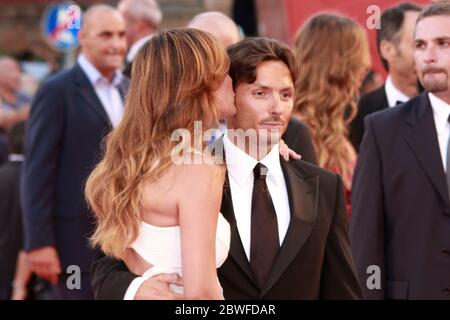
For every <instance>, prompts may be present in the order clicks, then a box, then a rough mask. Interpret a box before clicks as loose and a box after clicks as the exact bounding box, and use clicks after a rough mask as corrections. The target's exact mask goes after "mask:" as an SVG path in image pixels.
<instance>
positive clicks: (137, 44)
mask: <svg viewBox="0 0 450 320" xmlns="http://www.w3.org/2000/svg"><path fill="white" fill-rule="evenodd" d="M152 36H153V35H150V36H146V37H143V38H140V39H139V40H137V41H135V42H134V43H133V45H132V46H131V47H130V50H128V54H127V62H128V63H131V62H132V61H133V60H134V57H135V56H136V54H137V53H138V52H139V49H141V48H142V47H143V46H144V44H145V43H146V42H147V41H148V40H150V38H151V37H152Z"/></svg>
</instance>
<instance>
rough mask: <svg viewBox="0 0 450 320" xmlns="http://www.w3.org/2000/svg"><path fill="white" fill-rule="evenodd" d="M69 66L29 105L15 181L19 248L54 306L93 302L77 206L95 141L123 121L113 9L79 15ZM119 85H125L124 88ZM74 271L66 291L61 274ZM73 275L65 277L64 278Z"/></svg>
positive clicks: (84, 213) (82, 213)
mask: <svg viewBox="0 0 450 320" xmlns="http://www.w3.org/2000/svg"><path fill="white" fill-rule="evenodd" d="M79 40H80V44H81V54H80V55H79V57H78V60H77V63H76V65H75V66H74V67H73V68H72V69H70V70H68V71H64V72H61V73H59V74H57V75H55V76H53V77H51V78H49V79H48V80H47V81H46V82H44V83H43V85H42V86H41V87H40V89H39V91H38V93H37V94H36V98H35V100H34V101H33V104H32V107H31V113H30V119H29V122H28V127H27V135H26V145H25V154H26V155H25V162H24V168H23V174H22V183H21V191H22V208H23V215H24V226H25V236H26V237H25V239H26V242H25V248H26V250H27V251H29V253H28V256H29V261H30V266H31V268H32V270H33V271H34V272H35V273H36V274H37V275H38V276H40V277H41V278H43V279H45V280H48V281H50V282H51V283H52V284H53V285H54V288H53V289H54V298H55V299H89V298H92V297H93V294H92V290H91V286H90V284H89V270H90V266H91V262H92V259H93V256H94V253H95V252H94V250H93V249H91V247H90V245H89V241H88V237H89V236H90V234H91V232H92V231H93V228H94V221H93V217H92V215H91V213H90V212H89V210H88V208H87V205H86V203H85V200H84V193H83V189H84V184H85V180H86V179H87V176H88V175H89V173H90V172H91V170H92V169H93V168H94V167H95V165H96V163H97V162H98V161H99V159H100V158H101V142H102V140H103V138H104V137H105V135H106V134H107V133H108V132H109V131H110V130H111V129H112V128H113V127H116V126H117V125H118V124H119V122H120V120H121V117H122V114H123V97H124V95H125V93H126V89H127V88H126V84H127V83H126V81H125V79H124V78H123V76H122V74H121V72H120V71H119V70H120V68H121V67H122V64H123V60H124V57H125V53H126V39H125V21H124V19H123V17H122V15H121V14H120V12H119V11H117V10H116V9H115V8H113V7H110V6H107V5H96V6H94V7H92V8H90V9H89V10H88V11H86V13H85V15H84V17H83V25H82V28H81V31H80V33H79ZM124 81H125V82H124ZM68 266H73V267H72V268H74V269H71V270H76V271H81V274H76V275H75V276H76V277H78V278H80V277H81V279H80V281H78V284H79V285H77V281H74V282H72V284H75V285H74V287H70V288H69V287H68V284H69V282H67V280H68V277H69V276H70V275H71V274H70V273H69V274H67V273H66V270H67V267H68ZM72 272H73V271H72Z"/></svg>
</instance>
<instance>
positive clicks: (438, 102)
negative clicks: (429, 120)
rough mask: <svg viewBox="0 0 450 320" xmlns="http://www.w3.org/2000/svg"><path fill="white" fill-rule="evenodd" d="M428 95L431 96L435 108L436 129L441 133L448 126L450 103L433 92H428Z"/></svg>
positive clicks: (432, 106) (432, 105)
mask: <svg viewBox="0 0 450 320" xmlns="http://www.w3.org/2000/svg"><path fill="white" fill-rule="evenodd" d="M428 97H429V98H430V103H431V108H432V109H433V116H434V122H435V125H436V130H437V132H438V134H439V133H440V132H442V130H444V129H445V128H446V126H447V123H448V117H449V115H450V105H449V104H448V103H446V102H445V101H444V100H442V99H439V98H438V97H436V96H435V95H434V94H432V93H428Z"/></svg>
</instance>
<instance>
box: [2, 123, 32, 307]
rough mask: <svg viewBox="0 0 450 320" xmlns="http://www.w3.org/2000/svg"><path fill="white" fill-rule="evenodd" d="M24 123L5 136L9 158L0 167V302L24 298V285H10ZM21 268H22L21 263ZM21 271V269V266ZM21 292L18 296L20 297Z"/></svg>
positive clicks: (18, 241) (17, 241)
mask: <svg viewBox="0 0 450 320" xmlns="http://www.w3.org/2000/svg"><path fill="white" fill-rule="evenodd" d="M24 127H25V125H24V123H19V124H16V125H15V126H14V127H13V128H12V129H10V130H9V132H8V142H9V143H8V144H9V148H8V149H9V150H10V154H9V157H8V162H6V163H5V164H3V165H2V166H0V300H7V299H10V298H11V297H12V293H13V289H14V291H15V297H16V298H19V294H20V295H21V297H23V298H24V297H25V295H26V294H25V292H26V286H27V281H28V279H29V274H28V276H26V275H25V274H24V273H23V272H22V274H21V275H20V276H21V277H20V278H21V280H23V281H22V282H17V283H14V284H13V279H14V275H15V272H16V266H17V265H18V263H17V262H18V257H19V252H20V251H21V250H23V231H22V217H21V210H20V200H19V181H20V170H21V165H22V161H23V135H24ZM21 260H22V261H21V262H22V265H23V264H24V261H23V259H21ZM22 269H23V266H22ZM19 291H20V293H19Z"/></svg>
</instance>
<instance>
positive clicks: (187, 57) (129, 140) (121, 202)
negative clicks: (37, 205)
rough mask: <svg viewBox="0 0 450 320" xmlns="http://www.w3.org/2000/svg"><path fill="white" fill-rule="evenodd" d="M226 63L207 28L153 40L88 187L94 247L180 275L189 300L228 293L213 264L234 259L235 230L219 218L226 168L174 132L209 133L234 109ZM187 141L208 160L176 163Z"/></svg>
mask: <svg viewBox="0 0 450 320" xmlns="http://www.w3.org/2000/svg"><path fill="white" fill-rule="evenodd" d="M228 69H229V60H228V57H227V55H226V51H225V49H224V48H223V46H222V45H221V44H220V43H219V42H217V40H215V39H213V38H212V36H210V35H208V34H207V33H204V32H201V31H198V30H194V29H173V30H168V31H165V32H161V33H160V34H158V35H155V36H154V37H152V39H151V40H150V41H149V42H148V43H147V44H146V45H144V47H143V48H142V49H141V50H140V51H139V53H138V55H137V57H136V58H135V60H134V62H133V69H132V79H131V84H130V90H129V93H128V96H127V100H126V107H125V114H124V117H123V119H122V121H121V123H120V124H119V126H118V127H117V128H116V129H115V130H113V131H112V132H111V133H110V135H109V136H108V137H107V140H106V150H105V154H104V158H103V160H102V161H101V162H100V163H99V164H98V166H97V167H96V168H95V170H94V171H93V172H92V174H91V175H90V177H89V179H88V181H87V185H86V197H87V200H88V203H89V204H90V206H91V207H92V209H93V211H94V212H95V215H96V218H97V228H96V231H95V233H94V234H93V236H92V238H91V242H92V244H93V245H95V246H98V247H99V248H100V249H101V250H103V252H104V253H105V254H107V255H110V256H112V257H115V258H119V259H122V260H124V262H125V263H126V264H127V267H128V268H129V269H130V270H131V271H132V272H134V273H136V274H139V275H143V276H144V277H152V276H154V275H156V274H160V273H178V274H180V275H181V271H182V276H183V289H181V287H178V286H175V285H173V286H172V290H173V291H174V292H177V293H182V292H183V293H184V297H185V298H187V299H220V298H223V297H222V294H221V288H220V284H219V283H218V280H217V270H216V268H217V267H218V266H219V265H220V264H221V263H223V261H224V260H225V259H226V257H227V254H228V249H229V241H230V229H229V225H228V223H227V222H226V220H225V219H224V218H223V217H222V216H221V215H220V214H219V210H220V204H221V199H222V188H223V183H224V168H223V166H221V165H219V164H216V163H215V162H214V161H206V160H213V159H211V158H210V159H205V158H204V157H208V153H207V152H202V150H206V149H205V147H206V145H205V142H204V141H203V140H198V139H185V140H182V141H181V142H179V141H174V140H173V137H172V134H173V133H174V132H176V131H177V129H183V130H184V132H188V133H189V135H190V137H194V131H195V130H194V123H195V122H196V121H201V125H202V133H204V131H206V130H207V129H210V128H213V127H215V126H217V123H218V119H219V117H220V116H224V114H223V112H225V111H226V112H230V106H233V108H234V93H233V89H232V84H231V79H230V77H229V76H228ZM221 111H223V112H221ZM231 111H232V112H233V111H234V109H233V110H231ZM226 115H227V114H225V116H226ZM228 115H229V114H228ZM194 141H195V142H194ZM180 144H181V145H182V147H183V148H182V149H183V150H188V151H189V152H190V153H189V156H191V155H193V154H195V155H196V156H197V155H200V156H201V159H203V160H205V161H201V162H200V163H198V164H191V162H190V161H187V162H186V161H185V162H182V163H178V164H175V163H174V157H173V150H175V149H176V148H175V147H177V146H179V145H180ZM191 151H192V152H191ZM185 156H186V154H185ZM188 158H189V157H186V159H188ZM183 290H184V291H183Z"/></svg>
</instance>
